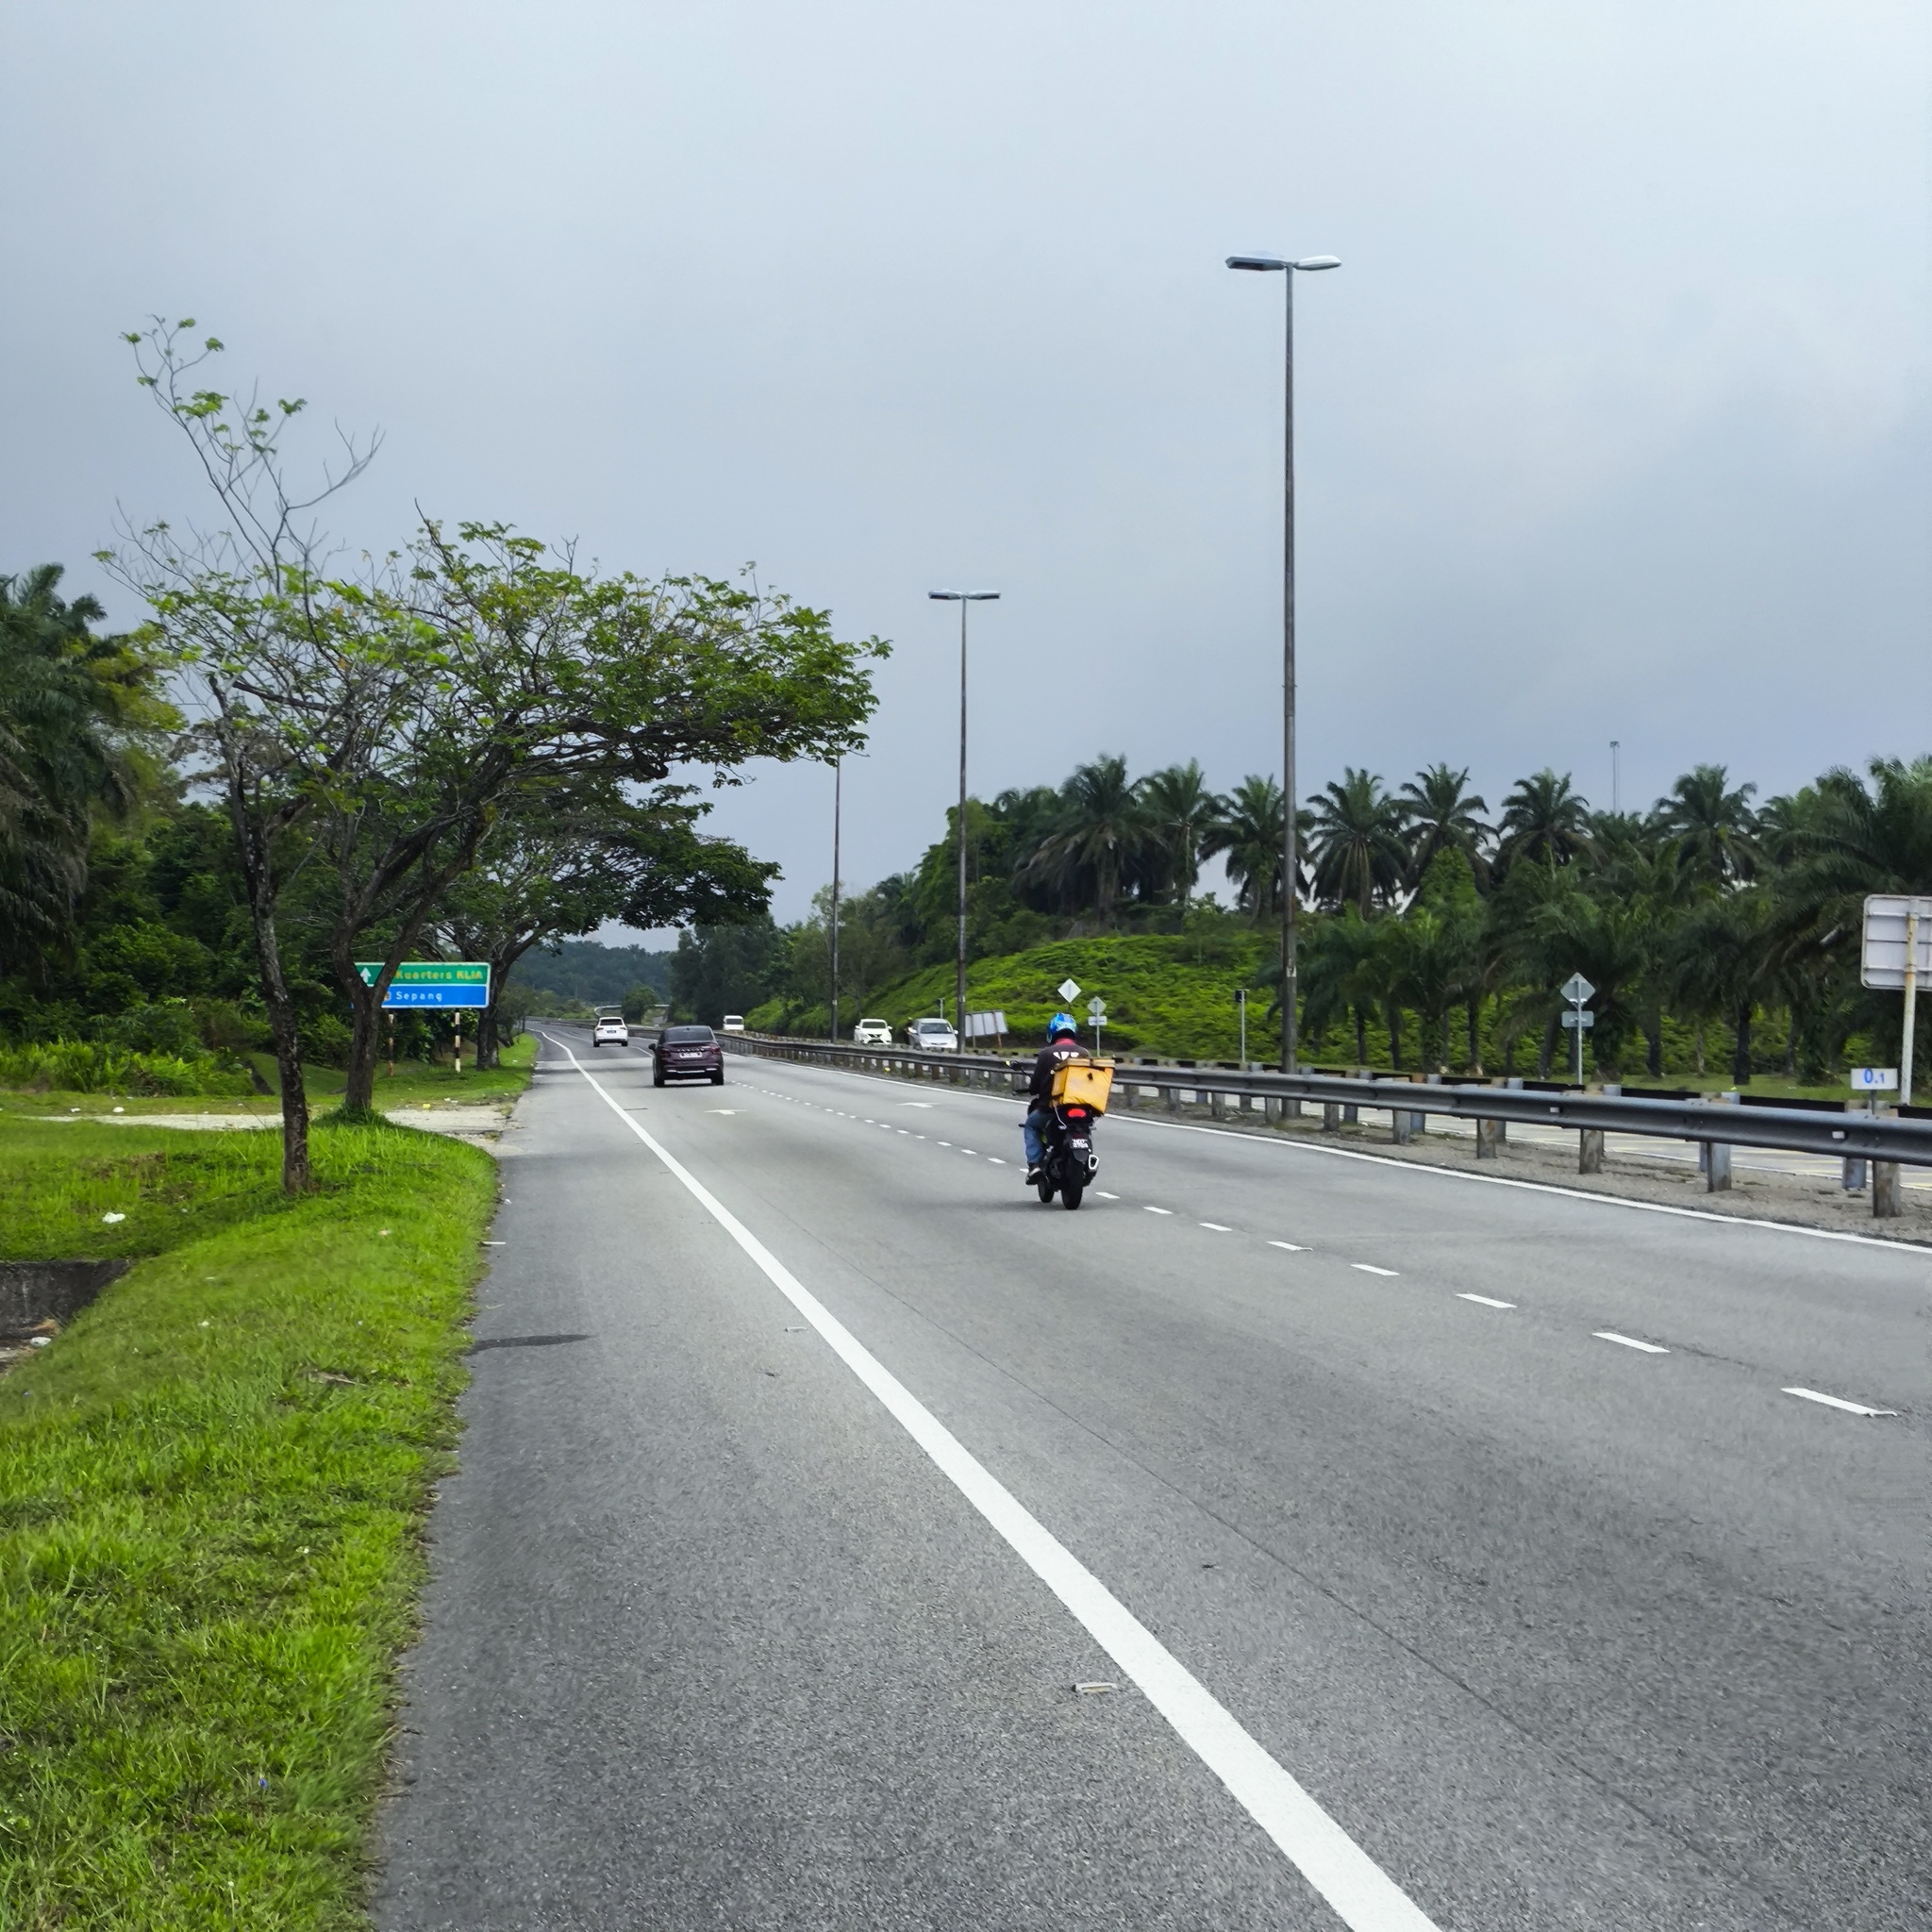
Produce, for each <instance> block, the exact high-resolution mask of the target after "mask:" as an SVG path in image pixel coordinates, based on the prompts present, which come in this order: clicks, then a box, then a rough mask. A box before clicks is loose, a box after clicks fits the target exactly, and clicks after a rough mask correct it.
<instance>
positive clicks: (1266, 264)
mask: <svg viewBox="0 0 1932 1932" xmlns="http://www.w3.org/2000/svg"><path fill="white" fill-rule="evenodd" d="M1227 265H1228V267H1229V268H1252V269H1259V270H1263V271H1266V270H1268V269H1276V268H1287V267H1288V266H1289V264H1288V263H1287V262H1285V261H1283V260H1282V259H1281V258H1280V257H1279V256H1278V255H1230V256H1229V257H1228V258H1227Z"/></svg>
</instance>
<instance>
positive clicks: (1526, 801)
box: [1496, 766, 1591, 866]
mask: <svg viewBox="0 0 1932 1932" xmlns="http://www.w3.org/2000/svg"><path fill="white" fill-rule="evenodd" d="M1499 830H1500V832H1501V835H1502V837H1501V844H1500V845H1499V847H1498V849H1497V854H1496V857H1497V859H1498V861H1499V863H1501V864H1502V865H1505V866H1510V865H1514V864H1515V863H1516V862H1517V860H1518V859H1520V858H1540V859H1541V860H1543V861H1544V862H1545V863H1546V864H1549V865H1568V864H1569V863H1570V861H1571V860H1572V859H1573V858H1580V857H1581V856H1582V855H1583V854H1585V853H1587V852H1588V851H1589V850H1590V849H1591V839H1590V801H1589V800H1588V799H1586V798H1585V797H1584V796H1583V795H1582V793H1580V792H1579V791H1575V790H1574V789H1573V787H1572V786H1571V783H1570V774H1568V773H1567V772H1566V773H1564V774H1563V775H1562V776H1561V777H1558V776H1557V774H1556V773H1555V772H1553V771H1551V770H1550V769H1549V768H1548V767H1547V766H1545V767H1544V768H1543V770H1541V772H1539V773H1537V774H1536V775H1535V776H1534V777H1531V778H1524V780H1523V781H1522V782H1521V783H1520V784H1519V785H1518V786H1517V787H1516V789H1515V791H1512V792H1510V794H1509V796H1508V797H1507V798H1506V799H1505V800H1504V801H1503V819H1502V824H1501V825H1500V827H1499Z"/></svg>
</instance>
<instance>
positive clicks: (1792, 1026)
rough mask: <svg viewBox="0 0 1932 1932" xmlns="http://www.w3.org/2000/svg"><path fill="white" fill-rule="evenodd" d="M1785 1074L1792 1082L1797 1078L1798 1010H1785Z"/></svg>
mask: <svg viewBox="0 0 1932 1932" xmlns="http://www.w3.org/2000/svg"><path fill="white" fill-rule="evenodd" d="M1785 1072H1786V1074H1788V1075H1789V1076H1790V1078H1791V1079H1793V1080H1795V1079H1796V1078H1797V1077H1798V1009H1797V1008H1796V1007H1787V1008H1785Z"/></svg>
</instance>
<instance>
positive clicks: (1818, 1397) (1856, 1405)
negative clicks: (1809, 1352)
mask: <svg viewBox="0 0 1932 1932" xmlns="http://www.w3.org/2000/svg"><path fill="white" fill-rule="evenodd" d="M1784 1393H1785V1394H1787V1395H1796V1396H1798V1397H1800V1398H1801V1399H1802V1400H1804V1401H1806V1402H1822V1403H1824V1406H1825V1407H1826V1408H1841V1409H1843V1410H1844V1412H1845V1413H1846V1414H1847V1415H1896V1414H1897V1413H1898V1410H1897V1409H1895V1408H1867V1407H1865V1405H1864V1404H1863V1403H1862V1402H1847V1401H1846V1400H1845V1399H1844V1397H1843V1396H1842V1395H1824V1394H1821V1393H1820V1392H1819V1391H1817V1390H1816V1389H1787V1390H1786V1391H1784Z"/></svg>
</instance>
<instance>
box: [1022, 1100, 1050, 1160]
mask: <svg viewBox="0 0 1932 1932" xmlns="http://www.w3.org/2000/svg"><path fill="white" fill-rule="evenodd" d="M1052 1118H1053V1116H1052V1115H1051V1114H1050V1113H1038V1112H1036V1113H1029V1114H1028V1115H1027V1116H1026V1119H1025V1123H1024V1125H1022V1127H1021V1129H1020V1131H1021V1133H1022V1134H1024V1136H1025V1138H1026V1165H1027V1166H1028V1167H1038V1166H1039V1165H1040V1161H1041V1156H1042V1154H1044V1152H1045V1151H1046V1150H1045V1149H1044V1148H1043V1147H1042V1146H1041V1141H1040V1130H1041V1128H1042V1127H1043V1126H1045V1124H1047V1122H1048V1121H1050V1120H1051V1119H1052Z"/></svg>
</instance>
